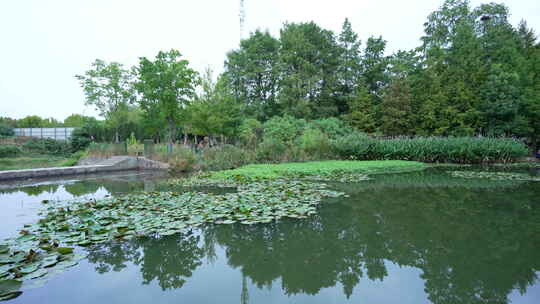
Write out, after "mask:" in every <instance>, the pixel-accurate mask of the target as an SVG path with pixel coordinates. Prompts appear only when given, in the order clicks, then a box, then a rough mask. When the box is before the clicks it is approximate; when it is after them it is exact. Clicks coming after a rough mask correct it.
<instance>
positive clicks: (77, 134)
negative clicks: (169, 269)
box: [70, 128, 92, 152]
mask: <svg viewBox="0 0 540 304" xmlns="http://www.w3.org/2000/svg"><path fill="white" fill-rule="evenodd" d="M70 143H71V151H72V152H77V151H81V150H84V149H86V148H88V146H90V143H92V138H91V136H90V134H89V133H88V130H87V129H84V128H77V129H75V130H74V131H73V133H72V134H71V141H70Z"/></svg>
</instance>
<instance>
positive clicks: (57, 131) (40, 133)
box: [13, 128, 75, 140]
mask: <svg viewBox="0 0 540 304" xmlns="http://www.w3.org/2000/svg"><path fill="white" fill-rule="evenodd" d="M73 130H75V128H16V129H13V131H14V132H15V136H28V137H37V138H52V139H55V140H68V139H70V138H71V133H73Z"/></svg>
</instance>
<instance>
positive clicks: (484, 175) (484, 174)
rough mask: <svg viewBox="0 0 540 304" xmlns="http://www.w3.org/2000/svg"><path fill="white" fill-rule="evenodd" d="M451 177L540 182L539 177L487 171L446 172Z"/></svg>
mask: <svg viewBox="0 0 540 304" xmlns="http://www.w3.org/2000/svg"><path fill="white" fill-rule="evenodd" d="M448 173H450V175H452V176H453V177H459V178H476V179H490V180H517V181H540V177H534V176H530V175H528V174H524V173H511V172H488V171H448Z"/></svg>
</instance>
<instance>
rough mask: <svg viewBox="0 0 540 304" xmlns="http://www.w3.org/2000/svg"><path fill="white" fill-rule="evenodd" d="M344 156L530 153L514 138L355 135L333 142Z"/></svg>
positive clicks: (433, 158) (495, 158) (497, 157)
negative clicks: (371, 136)
mask: <svg viewBox="0 0 540 304" xmlns="http://www.w3.org/2000/svg"><path fill="white" fill-rule="evenodd" d="M332 149H333V150H334V152H335V153H336V154H338V155H339V156H340V157H341V158H345V159H357V160H385V159H402V160H416V161H423V162H440V163H468V164H471V163H493V162H511V161H515V160H517V159H519V158H521V157H525V156H527V154H528V149H527V146H526V145H525V144H523V143H522V142H520V141H518V140H515V139H512V138H489V137H416V138H395V139H382V138H370V137H368V136H365V135H361V134H351V135H348V136H344V137H341V138H339V139H337V140H334V141H333V142H332Z"/></svg>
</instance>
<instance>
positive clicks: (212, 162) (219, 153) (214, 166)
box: [201, 145, 254, 171]
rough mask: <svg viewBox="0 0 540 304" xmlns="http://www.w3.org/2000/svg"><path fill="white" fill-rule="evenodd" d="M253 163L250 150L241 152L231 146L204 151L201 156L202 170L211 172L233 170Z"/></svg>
mask: <svg viewBox="0 0 540 304" xmlns="http://www.w3.org/2000/svg"><path fill="white" fill-rule="evenodd" d="M253 161H254V156H253V152H252V151H251V150H243V149H240V148H238V147H235V146H232V145H225V146H220V147H212V148H208V149H204V151H203V153H202V156H201V162H202V167H203V169H206V170H211V171H217V170H228V169H234V168H238V167H241V166H243V165H246V164H249V163H252V162H253Z"/></svg>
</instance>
